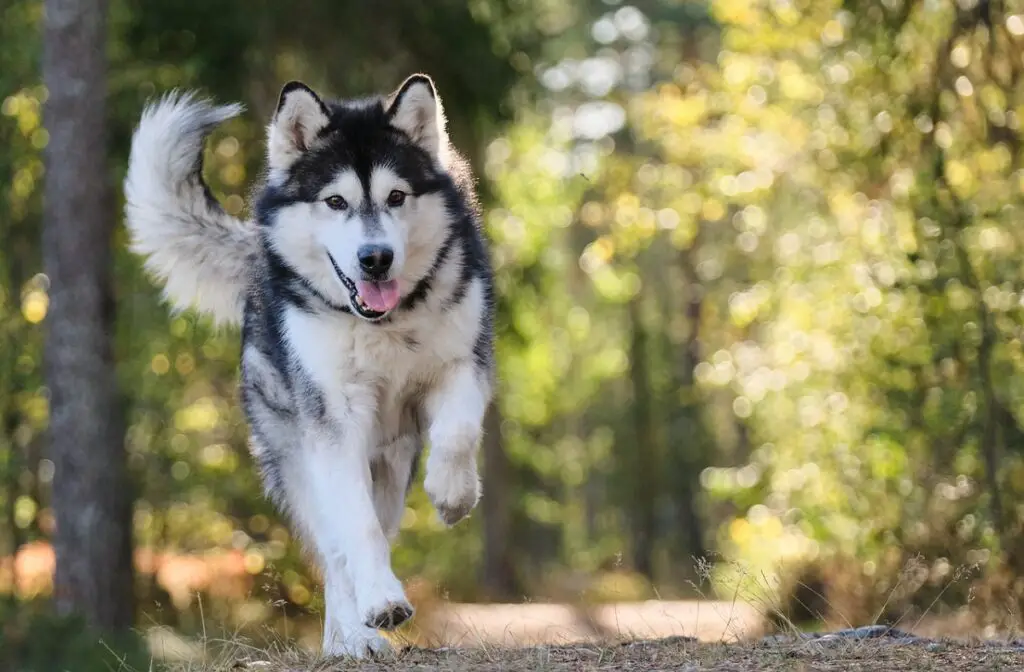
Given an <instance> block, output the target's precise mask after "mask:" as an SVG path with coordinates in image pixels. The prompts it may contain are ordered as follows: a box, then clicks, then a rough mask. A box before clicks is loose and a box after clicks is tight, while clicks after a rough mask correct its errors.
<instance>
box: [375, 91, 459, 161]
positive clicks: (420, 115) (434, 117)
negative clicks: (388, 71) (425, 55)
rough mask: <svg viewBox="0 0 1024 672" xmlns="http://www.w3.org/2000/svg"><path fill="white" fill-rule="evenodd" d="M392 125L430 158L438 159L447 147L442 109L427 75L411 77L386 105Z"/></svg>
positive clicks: (392, 95) (439, 99)
mask: <svg viewBox="0 0 1024 672" xmlns="http://www.w3.org/2000/svg"><path fill="white" fill-rule="evenodd" d="M387 110H388V111H387V114H388V120H389V121H390V122H391V125H392V126H394V127H395V128H397V129H399V130H400V131H402V132H403V133H405V134H406V135H408V136H409V138H410V139H412V141H413V142H415V143H416V144H417V145H419V146H420V147H422V148H423V149H425V150H426V151H427V152H428V153H429V154H430V155H431V156H433V157H435V158H439V157H440V156H441V155H442V153H443V152H444V150H445V148H446V147H447V144H448V134H447V132H446V131H445V118H444V108H443V107H442V106H441V98H440V97H439V96H438V95H437V89H435V88H434V82H433V81H432V80H431V79H430V77H428V76H427V75H422V74H420V75H412V76H411V77H409V78H407V79H406V80H405V81H404V82H402V85H401V86H400V87H398V90H397V91H395V92H394V93H393V94H391V97H390V98H389V99H388V103H387Z"/></svg>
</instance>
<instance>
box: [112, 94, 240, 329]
mask: <svg viewBox="0 0 1024 672" xmlns="http://www.w3.org/2000/svg"><path fill="white" fill-rule="evenodd" d="M241 111H242V106H241V105H224V106H214V105H213V104H211V103H210V102H209V101H206V100H201V99H197V98H196V97H195V96H194V94H192V93H184V94H179V93H171V94H168V95H166V96H164V97H163V98H161V99H160V100H159V101H157V102H155V103H151V104H150V105H148V106H147V107H146V109H145V111H144V112H143V113H142V119H141V120H140V121H139V126H138V128H136V129H135V135H134V136H133V137H132V151H131V157H130V159H129V162H128V174H127V176H126V177H125V184H124V188H125V198H126V206H125V214H126V216H127V226H128V230H129V232H130V233H131V237H132V242H131V249H132V251H133V252H136V253H137V254H140V255H143V256H144V257H145V268H146V270H147V271H149V272H150V273H151V274H152V275H153V276H155V277H156V278H157V279H158V280H159V281H161V282H162V283H163V285H164V296H165V297H166V298H167V299H168V300H169V301H170V302H171V303H172V304H173V305H174V307H175V308H176V309H177V310H184V309H186V308H189V307H196V308H198V309H199V310H201V311H203V312H206V313H210V314H212V316H213V318H214V320H216V321H217V322H219V323H221V324H230V323H238V322H239V321H240V320H241V316H242V308H243V305H244V301H245V292H246V285H247V283H248V279H249V274H250V272H251V270H250V269H251V268H252V263H253V261H254V259H255V257H256V255H257V254H258V252H259V234H258V232H257V229H256V227H255V225H253V224H252V223H250V222H243V221H241V220H239V219H237V218H235V217H232V216H231V215H229V214H228V213H227V212H225V211H224V209H223V208H222V207H221V205H220V203H218V202H217V200H216V199H215V198H214V197H213V194H212V193H211V192H210V189H209V187H208V186H207V185H206V183H205V182H204V181H203V176H202V169H203V143H204V141H205V140H206V136H207V135H208V134H209V133H210V131H212V130H213V128H214V127H215V126H216V125H217V124H219V123H221V122H223V121H226V120H227V119H230V118H232V117H234V116H236V115H238V114H239V113H240V112H241Z"/></svg>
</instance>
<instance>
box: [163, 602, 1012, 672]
mask: <svg viewBox="0 0 1024 672" xmlns="http://www.w3.org/2000/svg"><path fill="white" fill-rule="evenodd" d="M949 623H950V625H949V627H939V626H937V625H934V624H933V625H927V624H924V623H922V621H921V619H917V620H916V621H915V622H913V623H911V624H909V625H908V626H907V627H908V628H909V630H904V629H901V628H899V627H888V626H883V625H868V626H863V627H857V628H852V627H851V628H846V629H843V630H837V631H832V632H825V633H813V634H812V633H799V632H797V631H796V630H795V629H794V628H791V629H790V632H788V633H786V634H765V632H764V627H765V622H764V619H763V618H761V617H760V615H759V613H758V610H757V609H756V608H754V607H752V606H751V605H745V604H743V603H740V602H716V601H701V602H671V601H648V602H635V603H618V604H613V605H599V606H596V607H591V608H587V609H581V608H579V607H573V606H571V605H558V604H522V605H458V604H450V603H446V604H441V605H434V606H433V607H431V608H425V609H424V610H423V613H421V614H419V615H418V616H417V619H416V625H415V627H413V628H407V629H404V630H403V632H402V633H401V635H399V636H396V637H395V638H394V639H393V642H394V644H395V649H396V653H394V654H390V655H388V656H386V657H383V658H381V659H379V660H374V661H366V662H356V661H352V660H316V659H315V658H314V657H313V656H312V654H311V653H309V652H310V651H315V650H316V649H317V648H318V647H317V644H318V643H319V642H318V640H317V638H316V637H317V636H318V634H319V633H318V629H315V630H312V631H311V632H310V635H312V639H310V640H309V641H307V642H306V643H305V644H299V641H300V640H303V639H305V637H296V636H295V634H296V633H294V632H293V633H292V637H291V638H290V639H289V640H288V641H279V642H278V644H277V645H276V646H275V647H274V650H272V651H266V650H262V649H255V648H252V647H249V646H247V645H245V644H244V643H243V642H240V641H239V640H238V639H237V638H227V640H226V641H221V642H220V643H218V642H217V641H215V640H211V641H209V642H207V644H205V645H196V643H193V645H194V646H195V648H192V649H189V648H188V647H182V646H181V644H182V643H181V642H180V641H179V642H178V643H177V644H175V643H174V641H173V640H171V639H169V638H164V639H159V638H156V637H153V638H151V640H150V646H151V649H152V650H153V651H154V653H157V654H159V653H160V652H161V651H162V652H163V654H164V655H163V656H161V657H162V658H163V660H164V661H168V662H169V659H170V658H171V654H172V653H173V652H172V649H173V648H174V647H178V648H177V652H178V655H179V657H178V659H177V660H178V662H177V663H170V665H171V666H170V667H169V668H166V669H169V670H170V671H171V672H341V671H344V670H375V671H381V672H383V671H386V670H438V671H439V672H463V671H465V672H471V671H475V670H481V671H482V670H501V671H507V672H526V671H528V670H530V671H533V670H538V671H552V672H555V671H559V672H560V671H566V672H568V671H575V670H632V671H636V672H645V671H652V670H682V671H686V670H694V671H696V670H700V671H701V672H704V671H707V670H718V671H721V672H741V671H742V672H746V671H748V670H794V671H798V670H825V671H839V670H852V671H858V670H863V671H870V672H888V671H889V670H894V671H896V670H900V671H902V670H909V671H916V670H956V672H966V671H969V670H1024V640H986V641H982V640H980V639H976V640H973V641H958V640H956V639H950V638H948V637H944V635H948V634H950V633H953V634H957V635H959V634H960V633H966V632H969V630H968V629H965V628H964V627H961V626H958V625H957V624H956V623H955V622H954V621H950V622H949ZM153 634H155V633H153ZM164 634H165V635H166V634H168V633H166V632H165V633H164ZM201 661H205V662H201ZM155 669H156V668H155Z"/></svg>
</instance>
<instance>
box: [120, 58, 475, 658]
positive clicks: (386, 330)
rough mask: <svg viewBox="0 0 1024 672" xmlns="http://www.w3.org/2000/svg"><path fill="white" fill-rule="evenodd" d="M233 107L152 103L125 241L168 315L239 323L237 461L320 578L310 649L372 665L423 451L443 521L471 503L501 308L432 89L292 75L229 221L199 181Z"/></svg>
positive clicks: (403, 611)
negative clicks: (318, 643) (245, 431)
mask: <svg viewBox="0 0 1024 672" xmlns="http://www.w3.org/2000/svg"><path fill="white" fill-rule="evenodd" d="M242 111H243V108H242V106H241V105H239V104H233V105H215V104H213V103H212V102H210V101H209V100H207V99H204V98H200V97H199V96H198V95H197V94H195V93H194V92H184V93H183V92H178V91H174V92H171V93H169V94H165V95H164V96H163V97H162V98H159V99H158V100H156V101H153V102H150V103H149V104H148V105H147V106H146V107H145V108H144V110H143V113H142V115H141V119H140V121H139V123H138V125H137V127H136V129H135V132H134V134H133V136H132V146H131V153H130V157H129V166H128V171H127V174H126V177H125V183H124V189H125V199H126V205H125V215H126V226H127V228H128V231H129V234H130V237H131V243H130V246H131V250H132V251H133V252H134V253H136V254H138V255H140V256H141V257H142V258H143V260H144V261H143V266H144V268H145V269H146V271H147V272H148V274H150V276H151V277H153V278H154V280H155V281H156V282H159V283H161V284H162V286H163V292H164V295H165V297H166V300H167V301H168V302H169V303H170V304H172V305H173V307H174V309H175V310H178V311H180V310H184V309H187V308H189V307H194V308H197V309H198V310H199V311H201V312H204V313H207V314H209V315H211V316H212V318H213V320H214V321H215V323H217V324H226V325H238V326H240V327H241V336H242V353H241V365H240V366H241V383H240V388H241V394H240V396H241V402H242V405H243V407H244V409H245V413H246V418H247V421H248V426H249V446H250V450H251V453H252V455H253V457H254V461H255V462H256V463H257V464H258V466H259V468H260V471H261V476H262V481H263V484H264V488H265V491H266V493H267V496H269V497H270V498H271V499H272V500H273V501H274V502H275V504H276V505H277V506H278V507H279V509H280V510H281V511H282V512H283V513H284V514H285V515H286V516H287V517H288V519H289V520H290V522H291V524H292V525H293V526H294V528H296V532H297V534H298V536H299V537H300V538H301V539H302V540H303V541H304V542H305V544H304V545H305V546H306V548H307V550H309V551H310V552H311V555H312V556H313V558H314V559H316V560H317V561H318V564H319V566H320V568H321V570H322V574H323V578H324V593H325V601H326V614H325V619H324V633H323V653H324V654H325V655H350V656H355V657H364V656H367V655H373V654H377V653H380V652H382V651H385V650H387V649H388V644H387V640H386V638H385V637H383V636H382V634H381V633H380V630H389V629H393V628H396V627H397V626H399V625H400V624H402V623H403V622H405V621H407V620H408V619H409V618H411V617H412V615H413V608H412V606H411V605H410V603H409V602H408V600H407V599H406V596H405V593H404V591H403V588H402V584H401V582H400V581H399V580H398V579H397V578H396V576H395V574H394V572H393V571H392V568H391V562H390V551H391V544H392V542H393V541H394V539H395V537H396V535H397V533H398V531H399V526H400V521H401V518H402V514H403V512H404V506H405V504H404V503H405V497H406V495H407V493H408V490H409V488H410V487H411V485H412V482H413V479H414V476H415V472H416V470H417V465H418V463H419V456H420V453H421V451H422V449H423V446H424V442H425V441H426V442H429V447H430V450H429V453H428V455H427V459H426V465H425V477H424V483H423V485H424V489H425V490H426V492H427V494H428V496H429V498H430V501H431V502H432V504H433V506H434V508H435V509H436V511H437V513H438V514H439V516H440V518H441V519H442V520H443V521H444V523H446V524H447V525H454V524H455V523H456V522H458V521H459V520H461V519H463V518H465V517H466V516H467V515H469V513H470V512H471V510H472V509H473V508H474V507H475V506H476V503H477V501H478V499H479V497H480V492H481V485H480V479H479V476H478V470H477V459H476V457H477V451H478V447H479V443H480V439H481V435H482V431H483V419H484V414H485V412H486V410H487V407H488V406H489V404H490V402H491V399H492V394H493V387H494V384H495V365H494V352H493V341H494V336H493V329H494V326H493V325H494V304H495V302H494V288H493V279H492V269H491V263H490V260H489V256H488V249H487V246H486V242H485V237H484V235H483V232H482V230H481V220H480V208H479V204H478V200H477V196H476V193H475V183H474V178H473V175H472V171H471V170H470V167H469V164H468V162H467V161H466V160H465V158H463V156H462V155H460V154H459V152H458V151H457V150H456V149H455V148H454V147H453V146H452V144H451V142H450V140H449V138H448V135H447V130H446V121H445V115H444V109H443V106H442V104H441V100H440V98H439V96H438V93H437V90H436V88H435V86H434V83H433V81H432V79H431V78H430V77H429V76H427V75H423V74H416V75H412V76H410V77H409V78H407V79H406V80H405V81H404V82H403V83H402V84H401V86H400V87H398V89H397V90H394V91H393V92H391V93H390V94H387V95H376V96H372V97H368V98H364V99H351V100H334V99H328V98H324V97H321V96H320V95H319V94H317V93H316V92H314V91H313V89H311V88H310V87H308V86H306V85H305V84H303V83H301V82H289V83H288V84H286V85H285V86H284V87H283V88H282V89H281V93H280V96H279V99H278V103H277V108H276V111H275V112H274V114H273V115H272V119H271V120H270V122H269V124H268V126H267V128H266V169H265V170H264V173H263V174H262V175H261V178H260V181H259V184H258V185H257V187H256V188H255V190H254V193H253V207H252V211H253V213H254V217H253V220H251V221H242V220H240V219H238V218H235V217H233V216H231V215H230V214H228V213H227V212H226V211H225V210H224V209H223V208H222V207H221V205H220V204H219V203H218V201H217V200H216V199H215V197H214V196H213V195H212V192H211V191H210V189H209V187H208V185H207V184H206V182H205V181H204V179H203V147H204V145H205V142H206V138H207V136H208V135H209V133H210V132H211V131H212V130H213V129H214V128H215V127H216V126H217V125H219V124H221V123H222V122H224V121H227V120H228V119H231V118H232V117H235V116H237V115H239V114H241V113H242Z"/></svg>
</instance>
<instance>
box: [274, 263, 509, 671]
mask: <svg viewBox="0 0 1024 672" xmlns="http://www.w3.org/2000/svg"><path fill="white" fill-rule="evenodd" d="M453 266H454V265H453ZM454 280H455V278H453V277H439V278H438V283H439V285H443V284H445V283H453V282H454ZM441 293H443V292H441ZM435 308H436V309H437V310H436V312H435V311H434V310H427V311H423V312H422V313H414V314H411V315H408V316H402V317H400V318H398V319H395V320H394V321H393V322H390V323H387V324H379V325H372V324H369V323H364V322H359V321H354V320H353V319H352V318H351V317H350V316H346V315H336V314H327V313H324V314H310V313H306V312H303V311H301V310H297V309H296V310H291V311H289V312H288V313H287V315H286V321H285V325H286V332H287V339H288V341H289V343H290V344H291V346H292V347H293V348H294V352H295V353H296V354H297V355H298V357H299V359H300V361H301V363H302V367H303V369H304V370H305V372H306V373H307V374H308V375H310V376H311V377H312V378H313V380H314V382H315V383H316V385H317V387H318V389H320V390H321V391H322V392H323V393H324V395H325V397H326V400H327V409H328V416H329V417H330V419H331V421H330V422H329V423H328V424H329V425H330V427H331V428H332V429H331V430H329V431H326V432H324V433H320V434H313V435H311V436H308V437H307V439H306V440H305V441H303V444H302V450H301V451H300V452H301V454H302V455H303V467H302V470H301V471H297V472H295V473H294V475H292V476H291V477H289V478H287V480H288V481H290V482H291V486H290V489H291V488H293V489H294V490H293V492H294V496H295V497H296V498H297V501H298V502H299V504H298V505H297V506H294V507H293V509H294V511H293V514H294V515H296V516H297V517H298V518H300V520H301V524H302V525H303V526H304V527H306V528H307V529H308V530H309V531H310V533H311V534H310V536H311V537H312V538H314V539H316V540H317V541H316V543H317V545H318V550H319V553H320V555H321V559H322V561H323V563H324V574H325V583H326V586H325V594H326V600H327V619H326V624H327V625H326V626H325V635H324V636H325V640H324V647H325V653H352V652H353V651H355V650H358V649H359V647H361V646H364V645H366V641H367V640H366V637H367V632H366V629H365V625H364V624H365V622H366V620H367V618H370V617H371V616H372V615H373V614H377V613H380V612H382V611H384V610H386V609H388V608H389V605H395V604H402V605H407V604H408V603H407V602H406V600H405V597H404V594H403V592H402V588H401V584H400V583H399V581H398V579H397V578H396V577H395V575H394V573H393V572H392V570H391V566H390V561H389V553H390V544H389V540H390V539H393V538H394V536H395V534H396V533H397V530H398V522H399V520H400V518H401V510H400V509H399V508H398V507H397V506H396V505H395V504H396V502H397V501H400V499H401V496H402V495H403V494H404V488H405V483H406V482H407V479H408V474H409V468H410V466H411V461H412V456H413V453H414V450H415V446H414V445H413V444H412V443H410V442H409V441H408V440H407V439H405V438H404V437H399V439H398V441H395V442H390V443H389V442H388V440H387V439H388V437H387V436H386V434H385V432H387V431H388V428H391V427H396V426H397V425H398V422H397V416H398V415H399V414H400V413H401V411H402V409H401V404H402V402H403V399H404V396H403V395H405V394H406V393H407V391H408V390H410V389H415V388H417V387H419V386H426V387H427V388H428V389H430V390H432V391H431V392H429V393H428V402H427V415H428V422H429V423H430V430H429V435H430V443H431V448H430V457H429V460H428V462H427V475H426V481H425V487H426V489H427V493H428V495H429V496H430V497H431V500H432V501H433V502H434V504H435V506H436V507H437V509H438V511H439V513H440V514H441V515H442V519H443V520H444V521H445V522H446V523H449V524H452V523H454V522H456V520H457V519H454V518H453V515H454V514H461V515H459V518H461V517H462V516H465V515H466V514H467V513H468V512H469V509H471V508H472V506H473V505H475V504H476V502H477V499H478V497H479V492H480V487H479V479H478V477H477V469H476V457H475V451H476V450H477V447H478V444H479V440H480V427H481V425H482V422H483V413H484V409H485V407H486V404H487V401H488V399H489V398H490V383H489V381H488V380H486V379H485V378H483V377H481V376H480V375H478V374H477V372H476V369H475V367H474V366H473V363H472V343H473V333H472V327H471V325H475V324H476V315H477V314H478V312H479V311H480V310H482V309H483V292H482V286H481V285H480V283H479V282H474V283H473V284H472V285H471V286H470V288H469V291H468V293H467V296H466V299H465V300H464V301H463V302H462V303H461V304H459V305H458V306H456V307H455V308H454V309H452V310H451V311H450V312H447V313H444V312H441V311H440V305H439V304H438V305H436V306H435ZM406 337H412V338H414V339H416V340H418V341H419V342H420V343H421V344H422V348H421V349H420V350H419V351H417V352H415V353H414V352H411V351H410V349H409V348H408V346H407V344H406V342H405V338H406ZM377 460H384V461H385V462H387V463H389V464H391V465H394V468H395V471H396V472H397V473H396V474H395V477H394V478H393V479H392V483H391V486H392V487H391V488H390V489H389V490H383V491H382V490H374V488H373V487H372V485H371V481H370V468H369V465H370V463H372V462H374V461H377ZM349 582H350V583H351V586H353V587H354V590H353V593H352V596H353V597H354V600H355V610H354V611H353V610H352V609H351V607H350V605H349V603H348V599H349V598H348V597H346V596H347V595H348V594H349V593H348V592H347V591H348V590H349V588H348V586H349ZM328 626H329V627H328ZM370 641H371V642H375V641H376V640H372V639H371V640H370ZM373 646H375V644H374V645H371V648H373Z"/></svg>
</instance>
